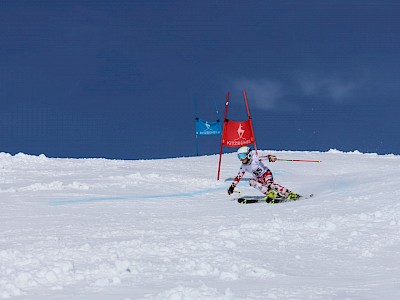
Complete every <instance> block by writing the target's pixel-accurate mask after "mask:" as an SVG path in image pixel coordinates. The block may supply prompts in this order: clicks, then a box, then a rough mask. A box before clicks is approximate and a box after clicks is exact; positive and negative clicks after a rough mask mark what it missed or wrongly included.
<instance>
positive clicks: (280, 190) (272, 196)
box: [228, 146, 300, 203]
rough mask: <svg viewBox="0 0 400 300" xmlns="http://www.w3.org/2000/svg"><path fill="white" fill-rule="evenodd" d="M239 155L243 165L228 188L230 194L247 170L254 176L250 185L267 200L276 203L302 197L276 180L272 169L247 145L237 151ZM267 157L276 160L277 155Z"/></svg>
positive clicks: (270, 160) (271, 160) (272, 160)
mask: <svg viewBox="0 0 400 300" xmlns="http://www.w3.org/2000/svg"><path fill="white" fill-rule="evenodd" d="M237 156H238V158H239V160H240V161H241V162H242V165H241V167H240V170H239V173H238V175H237V176H236V177H235V179H234V180H233V182H232V184H231V186H230V187H229V188H228V194H229V195H230V194H232V193H233V191H234V189H235V187H236V186H237V185H238V183H239V181H240V179H242V177H243V175H244V174H245V173H246V172H249V173H251V174H252V176H253V178H252V179H250V182H249V184H250V186H251V187H253V188H256V189H258V190H260V191H261V193H263V194H264V195H265V200H266V201H267V202H269V203H274V202H279V201H280V200H286V199H288V200H289V199H291V200H295V199H298V198H300V195H298V194H295V193H293V192H291V191H290V190H288V189H287V188H285V187H283V186H281V185H279V184H277V183H275V182H274V178H273V176H272V172H271V170H270V169H268V167H266V166H265V165H264V164H263V162H262V161H261V159H260V158H259V157H258V156H257V154H256V152H255V151H252V150H251V149H250V148H249V147H247V146H244V147H240V148H239V149H238V151H237ZM267 157H268V160H269V162H275V161H276V156H274V155H268V156H267Z"/></svg>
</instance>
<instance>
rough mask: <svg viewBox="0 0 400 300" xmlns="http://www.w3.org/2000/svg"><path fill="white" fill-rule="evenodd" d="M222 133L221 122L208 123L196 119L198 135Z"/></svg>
mask: <svg viewBox="0 0 400 300" xmlns="http://www.w3.org/2000/svg"><path fill="white" fill-rule="evenodd" d="M221 132H222V130H221V122H219V121H217V122H207V121H204V120H201V119H196V135H219V134H221Z"/></svg>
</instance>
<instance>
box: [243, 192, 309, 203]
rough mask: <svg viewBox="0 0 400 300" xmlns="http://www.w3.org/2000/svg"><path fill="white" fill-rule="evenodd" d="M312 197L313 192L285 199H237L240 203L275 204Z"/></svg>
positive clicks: (249, 197) (250, 197)
mask: <svg viewBox="0 0 400 300" xmlns="http://www.w3.org/2000/svg"><path fill="white" fill-rule="evenodd" d="M312 197H314V194H310V195H307V196H300V197H299V198H296V199H286V198H277V199H270V198H267V197H265V196H240V197H239V198H238V199H237V201H238V202H239V203H240V204H252V203H269V204H276V203H285V202H292V201H298V200H303V199H309V198H312Z"/></svg>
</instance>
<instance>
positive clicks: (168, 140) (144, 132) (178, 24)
mask: <svg viewBox="0 0 400 300" xmlns="http://www.w3.org/2000/svg"><path fill="white" fill-rule="evenodd" d="M242 90H246V91H247V95H248V98H249V102H250V110H251V113H252V117H253V124H254V130H255V135H256V139H257V145H258V148H261V149H274V150H319V151H326V150H329V149H330V148H337V149H339V150H343V151H352V150H360V151H363V152H377V153H380V154H384V153H396V154H400V138H399V136H400V134H399V133H398V131H399V129H400V117H399V112H400V101H399V95H400V1H398V0H392V1H385V0H375V1H368V0H365V1H359V0H356V1H355V0H343V1H341V0H336V1H335V0H329V1H324V0H309V1H298V0H289V1H268V0H260V1H250V2H249V1H232V0H229V1H208V0H202V1H185V0H182V1H161V0H159V1H152V0H143V1H134V0H133V1H129V0H112V1H111V0H110V1H101V0H97V1H94V0H93V1H83V0H79V1H78V0H76V1H74V0H67V1H52V0H50V1H40V0H39V1H18V0H1V1H0V101H1V111H0V151H2V152H9V153H12V154H15V153H18V152H24V153H28V154H41V153H44V154H45V155H46V156H49V157H105V158H121V159H138V158H164V157H175V156H192V155H195V153H196V152H195V151H196V150H195V123H194V118H195V115H194V105H193V100H194V98H196V99H197V103H198V114H197V115H198V116H199V117H200V118H202V119H206V120H209V121H214V120H215V119H216V118H217V116H216V113H215V107H217V108H218V109H219V113H220V115H219V117H220V118H221V119H222V115H223V108H224V100H225V96H226V93H227V92H228V91H230V92H231V105H230V112H229V115H228V117H229V118H231V119H245V117H246V113H245V107H244V102H243V97H242ZM225 150H226V151H230V149H229V148H225ZM218 151H219V138H216V137H212V138H206V137H202V138H201V139H200V153H201V154H206V153H217V152H218Z"/></svg>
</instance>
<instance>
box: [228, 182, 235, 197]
mask: <svg viewBox="0 0 400 300" xmlns="http://www.w3.org/2000/svg"><path fill="white" fill-rule="evenodd" d="M234 189H235V186H234V185H233V184H232V185H231V186H230V187H229V188H228V195H230V194H232V193H233V190H234Z"/></svg>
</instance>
